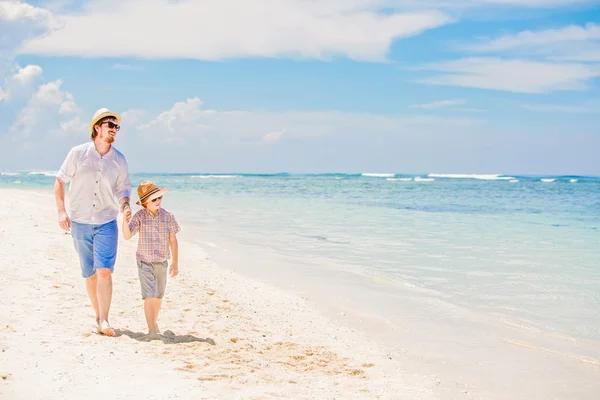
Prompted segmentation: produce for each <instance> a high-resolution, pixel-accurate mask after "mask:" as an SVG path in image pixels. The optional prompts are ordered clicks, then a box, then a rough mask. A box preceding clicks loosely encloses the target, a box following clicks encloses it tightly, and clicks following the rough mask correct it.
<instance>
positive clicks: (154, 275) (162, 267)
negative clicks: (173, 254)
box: [137, 260, 168, 299]
mask: <svg viewBox="0 0 600 400" xmlns="http://www.w3.org/2000/svg"><path fill="white" fill-rule="evenodd" d="M137 265H138V275H139V276H140V286H141V288H142V299H153V298H159V299H162V298H163V296H164V295H165V288H166V287H167V266H168V264H167V261H159V262H146V261H140V260H137Z"/></svg>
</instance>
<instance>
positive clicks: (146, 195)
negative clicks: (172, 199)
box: [135, 181, 168, 206]
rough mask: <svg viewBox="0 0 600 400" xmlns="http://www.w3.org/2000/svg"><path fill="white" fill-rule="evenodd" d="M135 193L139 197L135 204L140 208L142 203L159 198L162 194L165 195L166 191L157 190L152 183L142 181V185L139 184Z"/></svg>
mask: <svg viewBox="0 0 600 400" xmlns="http://www.w3.org/2000/svg"><path fill="white" fill-rule="evenodd" d="M137 191H138V196H140V199H139V200H138V201H137V202H136V203H135V204H137V205H138V206H141V205H142V202H148V201H151V200H152V199H155V198H157V197H160V196H162V195H163V194H165V193H167V192H168V189H167V188H162V189H159V188H158V186H156V183H154V182H152V181H143V182H142V183H140V186H138V189H137Z"/></svg>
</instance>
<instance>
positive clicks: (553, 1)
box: [383, 0, 598, 10]
mask: <svg viewBox="0 0 600 400" xmlns="http://www.w3.org/2000/svg"><path fill="white" fill-rule="evenodd" d="M383 3H384V4H386V5H387V6H389V7H397V8H401V9H406V8H409V9H414V8H417V9H424V8H435V9H444V10H453V9H463V10H464V9H472V8H483V7H491V6H496V7H501V8H561V7H571V6H580V5H587V4H597V3H598V0H387V1H384V2H383Z"/></svg>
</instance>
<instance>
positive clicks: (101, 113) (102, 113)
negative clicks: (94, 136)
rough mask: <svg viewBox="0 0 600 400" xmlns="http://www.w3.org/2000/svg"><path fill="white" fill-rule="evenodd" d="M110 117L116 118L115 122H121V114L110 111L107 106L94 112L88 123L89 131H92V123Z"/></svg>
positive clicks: (94, 123)
mask: <svg viewBox="0 0 600 400" xmlns="http://www.w3.org/2000/svg"><path fill="white" fill-rule="evenodd" d="M106 117H112V118H114V119H116V120H117V124H120V123H121V116H120V115H119V114H117V113H114V112H112V111H110V110H109V109H108V108H101V109H99V110H98V111H96V112H95V113H94V116H93V117H92V122H91V123H90V131H91V132H92V133H94V125H96V124H97V123H98V121H100V120H101V119H102V118H106Z"/></svg>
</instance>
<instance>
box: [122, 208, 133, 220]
mask: <svg viewBox="0 0 600 400" xmlns="http://www.w3.org/2000/svg"><path fill="white" fill-rule="evenodd" d="M123 218H125V222H127V223H129V222H130V221H131V208H129V207H126V208H125V211H124V214H123Z"/></svg>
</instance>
